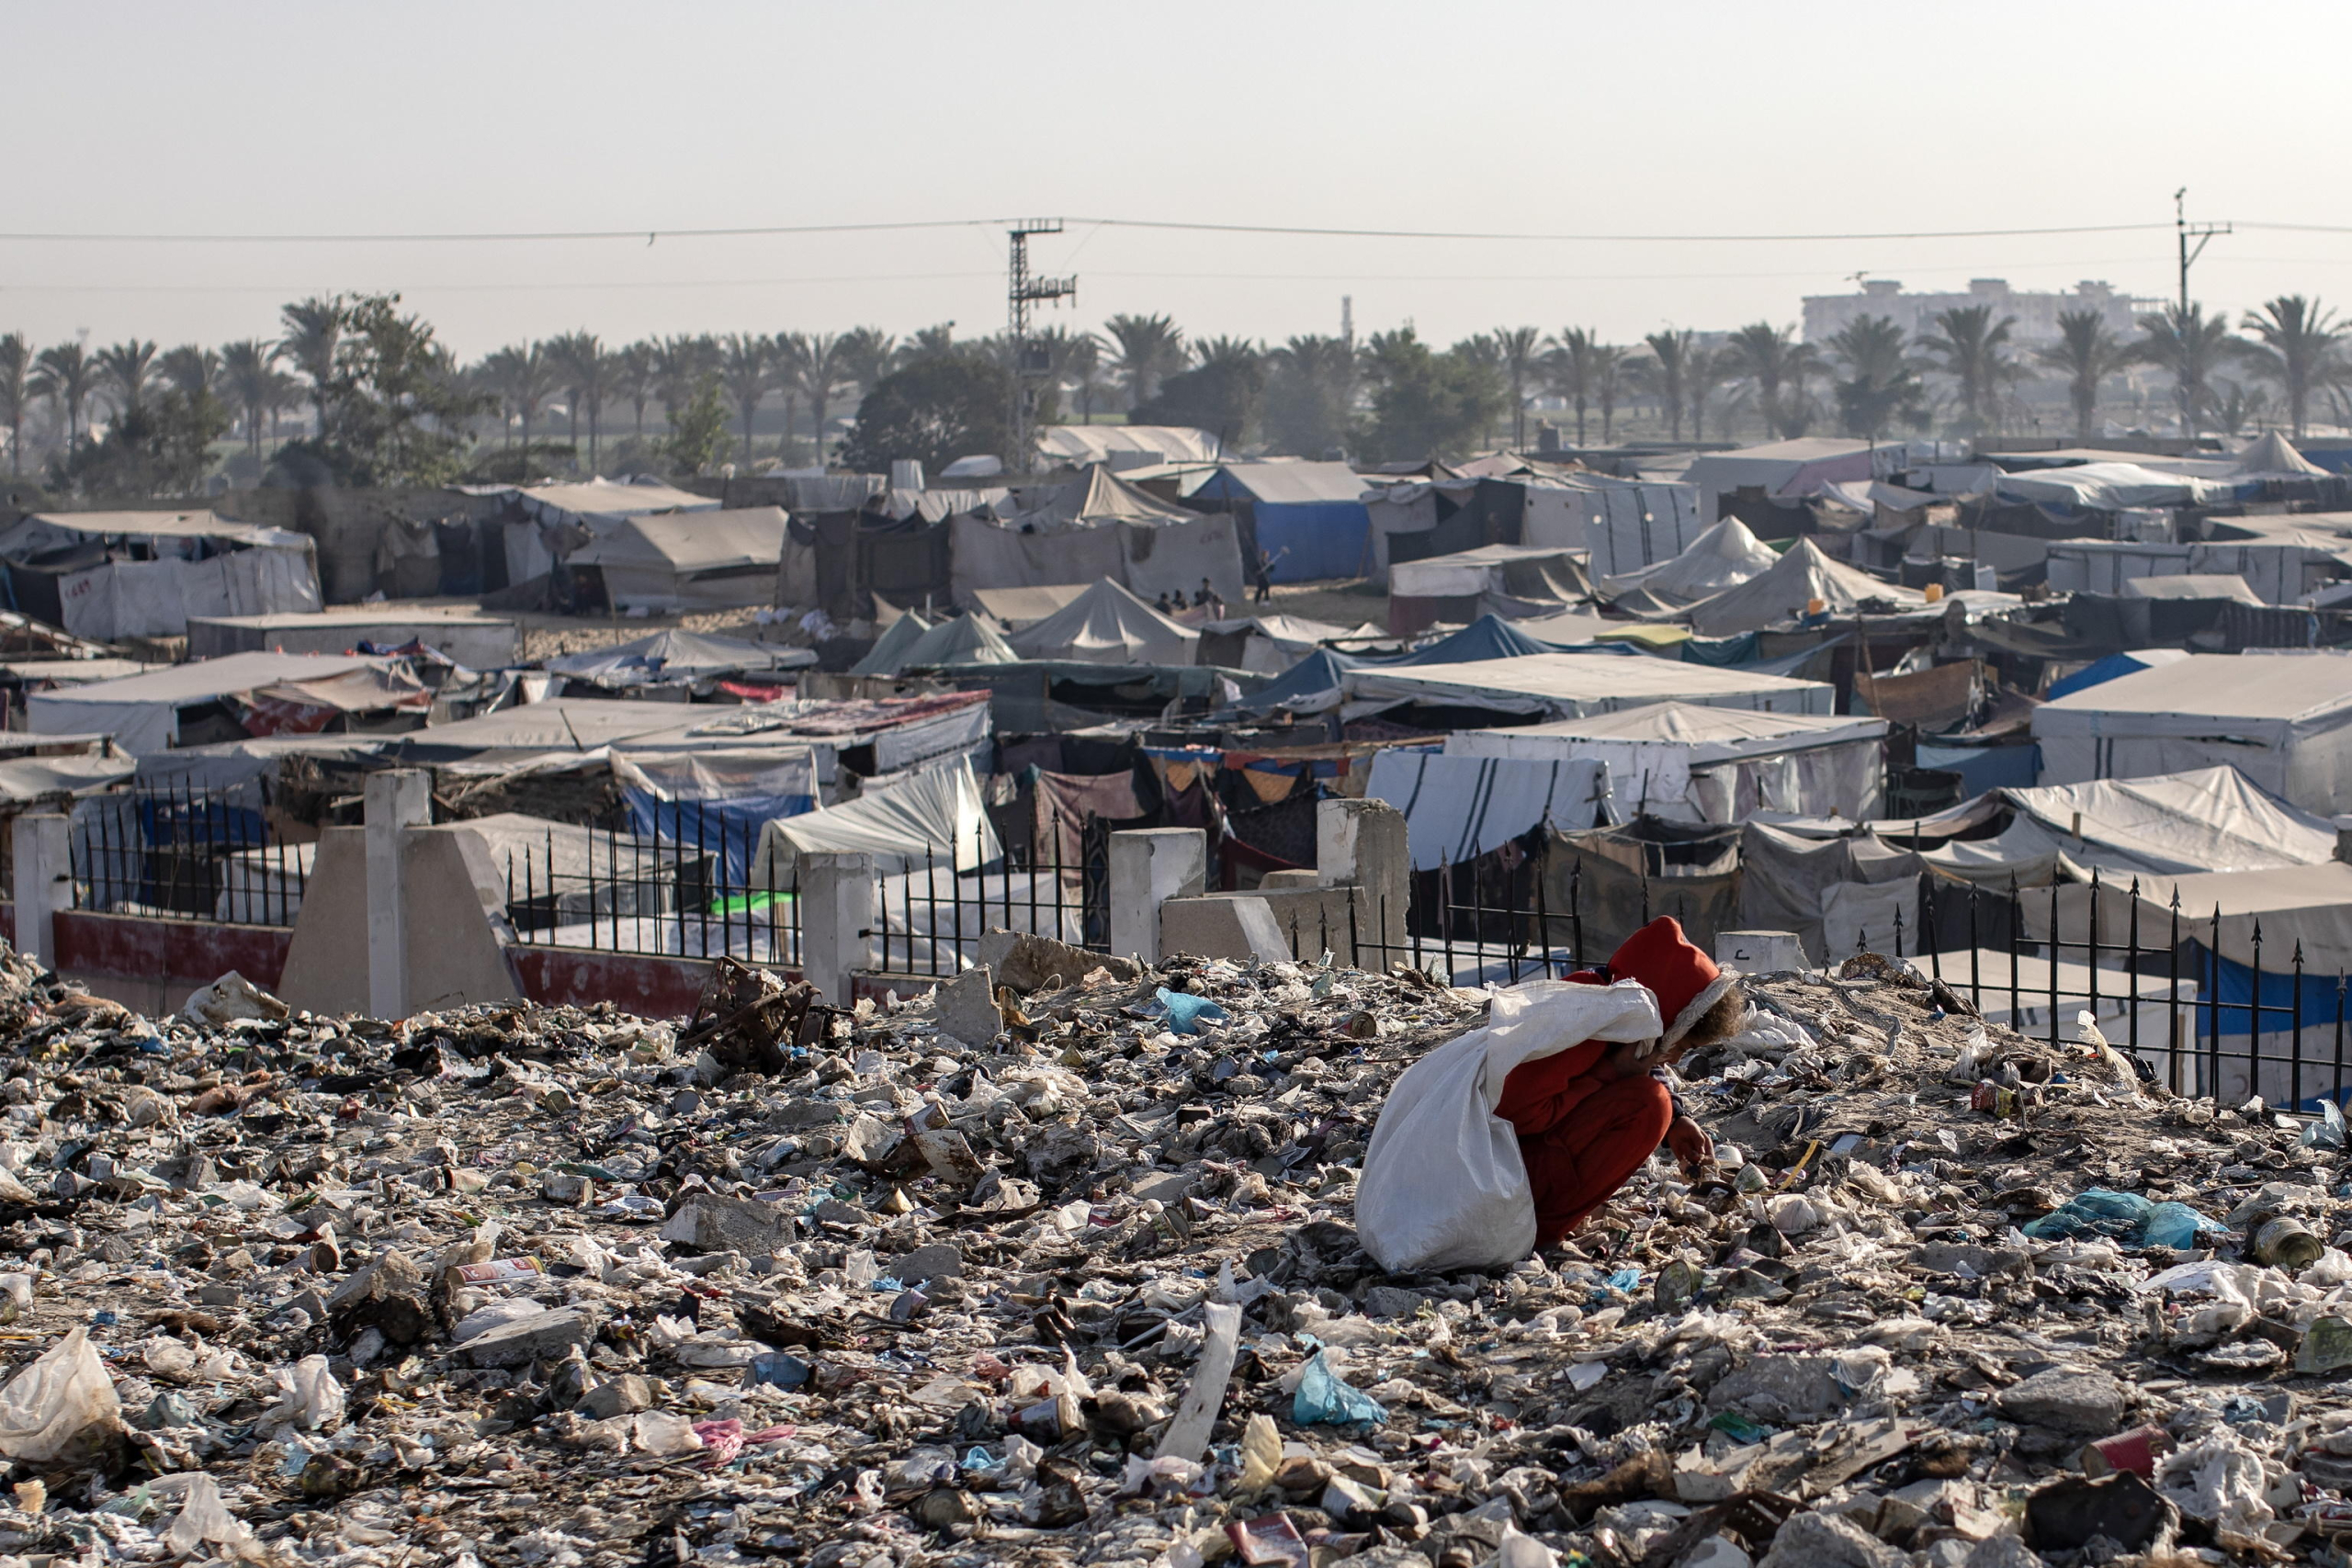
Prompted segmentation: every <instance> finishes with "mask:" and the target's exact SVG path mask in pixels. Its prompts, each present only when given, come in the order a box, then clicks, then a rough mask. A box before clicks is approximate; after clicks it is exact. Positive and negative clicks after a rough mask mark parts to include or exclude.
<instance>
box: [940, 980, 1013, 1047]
mask: <svg viewBox="0 0 2352 1568" xmlns="http://www.w3.org/2000/svg"><path fill="white" fill-rule="evenodd" d="M931 1005H932V1011H933V1016H935V1017H936V1018H937V1019H938V1020H939V1032H941V1033H942V1034H947V1035H952V1036H954V1037H955V1038H956V1039H957V1040H961V1041H962V1042H963V1043H965V1044H967V1045H987V1044H991V1043H994V1042H995V1040H996V1037H997V1036H998V1035H999V1034H1001V1033H1003V1032H1004V1014H1003V1013H1001V1012H1000V1011H999V1010H997V1005H996V976H995V975H994V974H993V973H992V972H991V971H990V970H989V966H988V965H987V964H981V965H980V966H979V967H978V968H977V969H967V970H966V971H965V972H964V973H963V974H961V975H959V976H956V978H955V979H953V980H950V981H948V982H947V984H945V985H944V986H942V987H939V989H938V990H937V991H936V992H934V993H933V996H932V999H931Z"/></svg>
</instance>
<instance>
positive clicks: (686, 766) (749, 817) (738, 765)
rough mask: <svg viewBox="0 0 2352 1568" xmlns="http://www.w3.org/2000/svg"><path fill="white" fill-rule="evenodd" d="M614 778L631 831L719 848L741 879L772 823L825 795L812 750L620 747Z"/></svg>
mask: <svg viewBox="0 0 2352 1568" xmlns="http://www.w3.org/2000/svg"><path fill="white" fill-rule="evenodd" d="M613 782H614V783H616V784H618V785H619V786H620V790H621V798H622V799H623V800H625V801H627V802H628V814H629V828H630V830H631V831H633V832H635V833H636V834H638V835H639V837H640V838H650V839H659V840H664V841H666V842H669V843H672V844H676V845H679V846H681V847H682V848H684V849H692V850H695V851H697V852H701V853H705V854H710V855H715V856H717V857H718V859H719V860H720V861H721V862H722V863H724V864H725V865H726V867H727V872H728V875H727V880H728V881H729V882H731V883H733V884H734V885H735V886H745V885H746V884H745V882H744V877H745V874H746V873H747V871H748V869H749V867H750V864H751V859H752V851H753V849H754V848H755V847H756V846H757V845H758V843H759V840H760V835H761V832H762V830H763V828H764V826H765V825H766V824H767V823H769V822H771V821H774V820H775V819H777V818H785V817H797V816H798V815H799V814H800V813H802V812H804V811H814V810H815V809H817V806H818V803H819V799H820V793H819V788H818V784H817V763H816V758H815V755H814V754H813V753H812V752H810V751H808V750H782V749H778V748H771V747H762V748H756V749H747V750H708V751H651V750H647V751H629V752H616V753H615V754H614V757H613Z"/></svg>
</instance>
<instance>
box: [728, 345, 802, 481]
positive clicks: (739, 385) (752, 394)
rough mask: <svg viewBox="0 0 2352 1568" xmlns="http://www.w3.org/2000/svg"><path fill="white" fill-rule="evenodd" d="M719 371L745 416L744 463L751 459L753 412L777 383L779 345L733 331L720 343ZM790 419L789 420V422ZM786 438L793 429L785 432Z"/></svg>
mask: <svg viewBox="0 0 2352 1568" xmlns="http://www.w3.org/2000/svg"><path fill="white" fill-rule="evenodd" d="M718 349H719V360H718V375H719V379H720V380H721V382H723V383H724V384H725V386H726V388H727V395H728V397H729V398H730V399H732V400H733V401H734V404H735V408H736V411H737V412H739V413H741V415H742V419H743V463H744V466H745V467H747V468H748V467H749V466H750V465H751V461H752V415H753V414H754V413H756V412H759V407H760V403H761V402H762V400H764V399H765V398H766V397H767V395H768V390H769V389H770V388H771V387H773V386H774V385H775V358H776V345H775V344H773V343H771V342H770V341H769V340H768V339H766V338H764V337H762V336H761V335H760V334H759V333H729V334H728V335H727V337H726V338H724V339H723V340H721V342H720V343H719V345H718ZM787 423H788V422H787ZM785 435H786V440H789V439H790V438H791V432H790V430H789V429H787V430H786V433H785Z"/></svg>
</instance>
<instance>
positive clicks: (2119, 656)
mask: <svg viewBox="0 0 2352 1568" xmlns="http://www.w3.org/2000/svg"><path fill="white" fill-rule="evenodd" d="M2187 658H2188V649H2185V648H2141V649H2132V650H2131V651H2130V652H2128V653H2110V654H2109V655H2108V656H2107V657H2106V658H2104V659H2097V660H2092V661H2091V662H2090V663H2088V664H2086V665H2084V666H2083V667H2082V668H2081V669H2080V670H2077V671H2075V672H2074V673H2073V674H2071V675H2065V676H2062V677H2060V678H2059V679H2057V680H2055V681H2052V682H2050V690H2049V692H2048V693H2047V694H2046V695H2048V696H2050V697H2052V698H2055V697H2066V696H2072V695H2073V694H2075V693H2076V692H2082V691H2087V690H2089V689H2090V688H2091V687H2093V686H2097V685H2100V684H2102V683H2104V682H2109V681H2112V680H2114V679H2116V678H2117V677H2118V676H2120V675H2135V674H2137V673H2139V672H2140V671H2143V670H2153V669H2154V668H2155V667H2156V666H2157V665H2159V664H2177V663H2179V662H2180V661H2181V660H2184V659H2187Z"/></svg>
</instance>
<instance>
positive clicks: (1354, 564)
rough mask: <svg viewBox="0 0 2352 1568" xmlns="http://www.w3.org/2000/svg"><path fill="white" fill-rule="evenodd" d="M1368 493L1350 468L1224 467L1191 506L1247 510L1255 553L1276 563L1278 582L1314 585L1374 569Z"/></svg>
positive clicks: (1317, 465)
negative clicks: (1224, 504)
mask: <svg viewBox="0 0 2352 1568" xmlns="http://www.w3.org/2000/svg"><path fill="white" fill-rule="evenodd" d="M1363 491H1364V483H1363V479H1361V478H1360V477H1359V476H1358V475H1357V473H1356V471H1355V470H1354V469H1353V468H1349V467H1348V465H1346V464H1345V463H1227V465H1226V466H1225V467H1223V468H1219V469H1218V470H1217V471H1216V473H1215V474H1212V475H1211V476H1210V477H1209V478H1208V479H1207V481H1206V482H1204V484H1203V485H1202V486H1201V488H1200V489H1198V490H1196V491H1193V494H1192V495H1191V497H1190V498H1189V499H1190V500H1192V501H1193V502H1194V503H1195V504H1197V503H1199V502H1209V501H1228V502H1250V514H1251V516H1252V518H1253V519H1254V521H1255V523H1256V525H1257V531H1258V547H1259V548H1260V549H1261V550H1264V551H1265V552H1267V553H1268V554H1269V555H1272V557H1273V558H1274V566H1273V580H1274V581H1276V582H1314V581H1322V580H1324V579H1328V578H1334V577H1362V576H1363V574H1364V572H1365V571H1366V570H1368V569H1369V561H1368V559H1367V557H1366V551H1365V547H1366V545H1367V544H1368V542H1369V540H1370V538H1371V534H1372V514H1371V513H1369V512H1367V511H1365V510H1364V503H1363Z"/></svg>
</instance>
